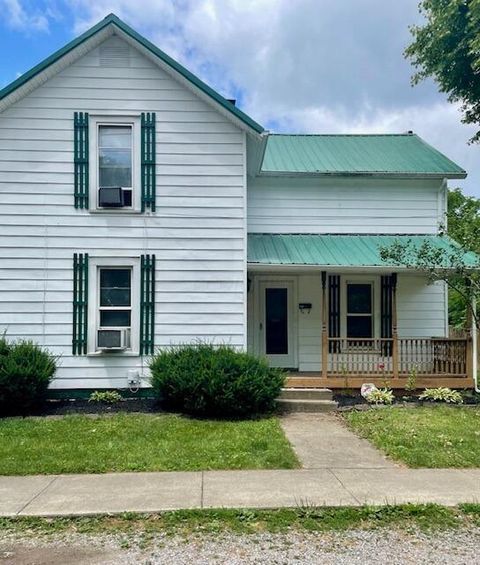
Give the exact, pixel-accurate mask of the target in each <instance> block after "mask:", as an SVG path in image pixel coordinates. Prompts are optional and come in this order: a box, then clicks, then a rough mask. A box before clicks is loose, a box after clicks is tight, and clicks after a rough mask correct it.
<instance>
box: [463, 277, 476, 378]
mask: <svg viewBox="0 0 480 565" xmlns="http://www.w3.org/2000/svg"><path fill="white" fill-rule="evenodd" d="M465 283H466V286H467V288H469V287H470V281H469V280H468V279H467V280H466V281H465ZM475 308H476V303H475V299H474V298H472V299H471V301H470V304H468V305H467V332H466V333H467V350H466V354H467V359H466V361H467V367H466V369H467V377H468V378H470V379H473V380H474V383H475V388H477V379H476V376H477V374H476V372H477V345H478V343H477V325H476V323H475V316H474V315H473V313H474V311H475V310H474V309H475Z"/></svg>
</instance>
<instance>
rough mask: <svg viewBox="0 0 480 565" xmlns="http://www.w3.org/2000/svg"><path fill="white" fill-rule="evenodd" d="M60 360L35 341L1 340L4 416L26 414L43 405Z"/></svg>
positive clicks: (0, 410) (0, 402)
mask: <svg viewBox="0 0 480 565" xmlns="http://www.w3.org/2000/svg"><path fill="white" fill-rule="evenodd" d="M56 368H57V359H56V357H54V356H53V355H52V354H51V353H50V352H48V351H46V350H44V349H42V348H41V347H40V346H39V345H37V344H36V343H34V342H33V341H23V340H22V341H18V342H12V343H9V342H8V341H7V340H6V339H5V337H3V338H1V339H0V414H4V413H7V412H8V413H15V412H26V411H28V410H29V409H30V408H32V407H33V406H34V405H36V404H38V403H39V402H41V401H42V400H43V399H44V397H45V393H46V392H47V388H48V385H49V384H50V382H51V380H52V378H53V375H54V374H55V371H56Z"/></svg>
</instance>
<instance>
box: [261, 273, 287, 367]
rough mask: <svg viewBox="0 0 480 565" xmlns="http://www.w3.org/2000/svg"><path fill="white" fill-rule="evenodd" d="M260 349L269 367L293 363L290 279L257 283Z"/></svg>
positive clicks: (285, 365)
mask: <svg viewBox="0 0 480 565" xmlns="http://www.w3.org/2000/svg"><path fill="white" fill-rule="evenodd" d="M259 336H260V352H261V354H262V355H264V356H265V357H266V358H267V359H268V361H269V363H270V366H272V367H285V368H294V367H295V353H296V352H295V346H294V340H293V282H291V281H287V282H280V281H279V282H261V283H260V324H259Z"/></svg>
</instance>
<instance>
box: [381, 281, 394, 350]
mask: <svg viewBox="0 0 480 565" xmlns="http://www.w3.org/2000/svg"><path fill="white" fill-rule="evenodd" d="M396 285H397V275H396V274H395V273H394V274H393V275H385V276H382V277H381V284H380V332H381V337H382V338H387V339H391V338H392V337H393V325H392V322H393V293H394V291H395V287H396ZM383 350H384V352H383V354H384V355H388V356H391V355H392V343H390V342H387V343H384V346H383Z"/></svg>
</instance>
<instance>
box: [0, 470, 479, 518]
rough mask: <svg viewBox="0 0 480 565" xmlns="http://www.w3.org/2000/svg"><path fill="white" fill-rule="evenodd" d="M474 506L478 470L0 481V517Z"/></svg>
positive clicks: (127, 475)
mask: <svg viewBox="0 0 480 565" xmlns="http://www.w3.org/2000/svg"><path fill="white" fill-rule="evenodd" d="M478 501H480V469H473V470H456V469H404V468H400V467H399V468H395V469H389V468H377V469H352V468H350V469H347V468H344V469H341V468H335V469H333V468H330V469H328V468H324V469H302V470H295V471H207V472H179V473H119V474H105V475H58V476H29V477H0V515H1V516H82V515H94V514H105V513H119V512H127V511H128V512H157V511H162V510H175V509H186V508H275V507H295V506H300V505H319V506H321V505H326V506H360V505H362V504H374V505H382V504H387V503H389V504H400V503H406V502H421V503H426V502H434V503H437V504H443V505H449V506H451V505H456V504H459V503H462V502H478Z"/></svg>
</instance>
